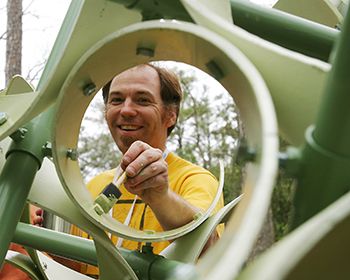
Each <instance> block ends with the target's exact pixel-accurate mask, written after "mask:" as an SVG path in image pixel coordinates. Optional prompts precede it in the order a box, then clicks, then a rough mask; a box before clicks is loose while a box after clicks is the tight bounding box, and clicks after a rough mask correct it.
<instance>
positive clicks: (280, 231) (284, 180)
mask: <svg viewBox="0 0 350 280" xmlns="http://www.w3.org/2000/svg"><path fill="white" fill-rule="evenodd" d="M288 145H289V144H288V143H287V142H286V141H285V140H284V139H282V138H280V146H281V150H285V148H286V147H287V146H288ZM294 183H295V182H294V180H293V179H292V178H290V177H288V176H287V175H286V174H285V173H284V172H283V171H280V172H279V175H278V178H277V182H276V186H275V189H274V191H273V194H272V201H271V208H272V213H273V223H274V229H275V238H276V241H277V240H279V239H281V238H282V237H283V236H285V235H286V234H287V233H288V224H289V221H290V217H291V215H292V205H293V193H294V188H295V184H294Z"/></svg>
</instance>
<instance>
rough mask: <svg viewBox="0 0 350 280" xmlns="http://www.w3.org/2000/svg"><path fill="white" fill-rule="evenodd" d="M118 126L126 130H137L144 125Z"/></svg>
mask: <svg viewBox="0 0 350 280" xmlns="http://www.w3.org/2000/svg"><path fill="white" fill-rule="evenodd" d="M118 128H119V129H121V130H124V131H136V130H139V129H141V128H142V126H139V125H131V124H128V125H118Z"/></svg>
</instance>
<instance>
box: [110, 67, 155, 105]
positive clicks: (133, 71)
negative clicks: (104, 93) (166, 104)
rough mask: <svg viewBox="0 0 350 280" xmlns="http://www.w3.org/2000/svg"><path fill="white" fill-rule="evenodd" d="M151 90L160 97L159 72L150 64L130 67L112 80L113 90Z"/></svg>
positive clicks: (122, 91) (126, 91)
mask: <svg viewBox="0 0 350 280" xmlns="http://www.w3.org/2000/svg"><path fill="white" fill-rule="evenodd" d="M135 91H136V92H149V93H151V94H153V95H156V96H159V98H160V80H159V76H158V73H157V71H156V70H155V69H153V68H152V67H150V66H147V65H142V66H136V67H133V68H130V69H128V70H126V71H124V72H122V73H120V74H119V75H117V76H116V77H114V79H113V80H112V83H111V87H110V93H112V92H121V93H129V92H135Z"/></svg>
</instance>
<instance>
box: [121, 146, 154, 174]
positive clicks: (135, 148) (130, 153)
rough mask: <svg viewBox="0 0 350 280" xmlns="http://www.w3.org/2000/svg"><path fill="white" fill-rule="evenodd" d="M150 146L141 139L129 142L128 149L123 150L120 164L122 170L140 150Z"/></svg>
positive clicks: (142, 150)
mask: <svg viewBox="0 0 350 280" xmlns="http://www.w3.org/2000/svg"><path fill="white" fill-rule="evenodd" d="M149 148H151V146H150V145H148V144H147V143H145V142H142V141H139V140H138V141H135V142H134V143H132V144H131V146H130V147H129V149H128V150H127V151H126V152H125V154H124V155H123V158H122V161H121V164H120V166H121V167H122V169H123V170H125V169H126V167H127V166H128V165H129V164H130V163H131V162H133V161H134V160H135V159H136V158H137V157H138V156H139V155H140V154H141V153H142V152H144V151H145V150H147V149H149Z"/></svg>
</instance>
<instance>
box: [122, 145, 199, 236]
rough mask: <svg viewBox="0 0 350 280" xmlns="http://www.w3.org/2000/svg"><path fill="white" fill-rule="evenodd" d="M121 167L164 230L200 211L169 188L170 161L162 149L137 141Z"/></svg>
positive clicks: (131, 188)
mask: <svg viewBox="0 0 350 280" xmlns="http://www.w3.org/2000/svg"><path fill="white" fill-rule="evenodd" d="M121 167H122V169H123V170H125V172H126V175H127V180H126V181H125V183H124V186H125V188H126V189H127V190H128V191H129V192H131V193H133V194H137V195H138V196H139V197H140V198H141V199H142V200H143V201H144V202H145V203H147V204H148V205H149V206H150V207H151V209H152V211H153V212H154V214H155V215H156V217H157V219H158V221H159V223H160V224H161V225H162V227H163V229H164V230H170V229H174V228H177V227H180V226H183V225H185V224H187V223H188V222H190V221H192V220H193V218H194V215H195V214H196V213H197V212H199V209H197V208H196V207H194V206H192V205H191V204H190V203H188V202H187V201H186V200H184V199H183V198H182V197H181V196H179V195H178V194H176V193H175V192H173V191H172V190H171V189H170V188H169V181H168V165H167V163H166V161H165V160H164V159H163V152H162V151H161V150H160V149H155V148H152V147H151V146H150V145H148V144H146V143H144V142H141V141H136V142H134V143H133V144H132V145H131V146H130V148H129V149H128V150H127V151H126V153H125V154H124V156H123V159H122V163H121Z"/></svg>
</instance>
